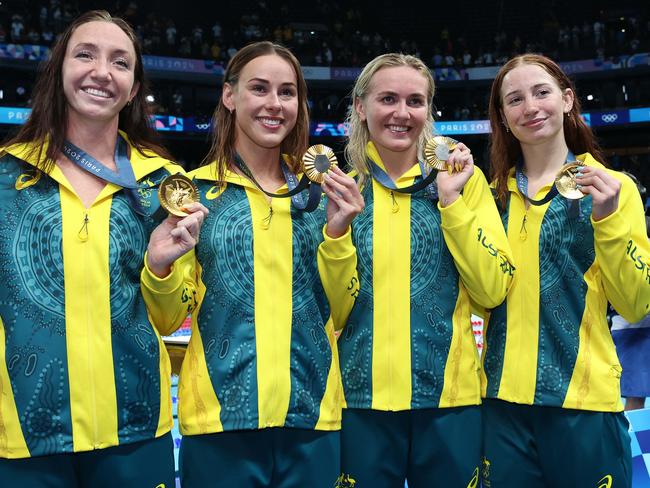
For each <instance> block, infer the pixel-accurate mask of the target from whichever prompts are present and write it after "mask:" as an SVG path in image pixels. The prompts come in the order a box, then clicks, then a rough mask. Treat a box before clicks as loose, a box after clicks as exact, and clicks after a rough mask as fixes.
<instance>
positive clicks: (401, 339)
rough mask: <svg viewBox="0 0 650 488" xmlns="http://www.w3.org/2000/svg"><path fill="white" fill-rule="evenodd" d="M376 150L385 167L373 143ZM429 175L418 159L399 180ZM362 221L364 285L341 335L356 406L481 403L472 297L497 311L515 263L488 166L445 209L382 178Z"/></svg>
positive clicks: (369, 194) (356, 233) (358, 225)
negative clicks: (394, 187)
mask: <svg viewBox="0 0 650 488" xmlns="http://www.w3.org/2000/svg"><path fill="white" fill-rule="evenodd" d="M367 151H368V156H369V157H370V158H371V159H372V160H373V161H374V162H375V163H376V164H378V165H379V166H380V167H382V168H383V167H384V166H383V163H382V161H381V159H380V157H379V154H378V153H377V150H376V149H375V147H374V145H373V144H372V143H369V144H368V150H367ZM420 177H422V174H421V170H420V167H419V165H417V164H416V165H414V166H413V167H412V168H411V169H410V170H409V171H407V172H406V173H405V174H403V175H402V176H401V177H400V178H399V179H398V180H397V181H396V182H395V183H396V185H397V186H398V187H405V186H409V185H411V184H412V183H413V181H414V179H415V178H420ZM363 196H364V198H365V202H366V207H365V210H364V211H363V213H361V214H360V215H359V216H358V217H357V218H356V219H355V220H354V222H353V226H352V238H353V242H354V245H355V247H356V249H357V254H358V260H359V264H358V270H359V280H360V283H361V289H360V293H359V296H358V297H357V300H356V303H355V304H354V308H353V310H352V312H351V314H350V318H349V320H348V323H347V325H346V327H345V329H344V330H343V331H342V333H341V337H340V338H339V343H338V346H339V354H340V358H341V373H342V377H343V386H344V391H345V401H346V406H347V407H348V408H360V409H373V410H385V411H399V410H410V409H421V408H436V407H454V406H463V405H476V404H479V403H480V402H481V395H480V378H479V369H480V361H479V357H478V352H477V348H476V343H475V341H474V335H473V332H472V325H471V320H470V315H471V311H470V302H471V301H475V302H477V303H479V304H482V305H483V306H485V307H495V306H497V305H498V304H499V303H501V301H502V300H503V299H504V297H505V296H506V292H507V289H508V286H509V284H510V282H511V280H512V275H513V272H514V267H513V266H512V259H511V257H510V256H511V253H510V247H509V245H508V241H507V239H506V236H505V233H504V231H503V228H502V226H501V224H500V222H499V214H498V212H497V208H496V206H495V204H494V199H493V197H492V194H491V192H490V188H489V186H488V184H487V181H486V180H485V177H484V176H483V173H482V172H481V170H480V169H479V168H475V170H474V174H473V175H472V177H471V178H470V179H469V181H468V182H467V184H466V185H465V188H464V189H463V193H462V195H461V196H460V197H459V198H458V199H457V200H456V201H455V202H454V203H452V204H451V205H449V206H448V207H445V208H441V207H440V206H439V205H438V202H437V201H435V200H434V201H432V200H429V199H427V198H426V193H425V191H420V192H417V193H415V194H413V195H408V194H403V193H398V192H393V191H391V190H389V189H387V188H385V187H383V186H382V185H381V184H379V183H377V182H376V181H374V180H371V181H370V182H369V183H368V184H367V185H366V186H365V188H364V189H363Z"/></svg>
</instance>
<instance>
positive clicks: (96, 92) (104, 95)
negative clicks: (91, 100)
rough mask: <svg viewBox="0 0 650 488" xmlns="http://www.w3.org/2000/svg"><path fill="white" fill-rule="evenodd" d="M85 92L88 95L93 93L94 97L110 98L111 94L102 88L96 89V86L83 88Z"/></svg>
mask: <svg viewBox="0 0 650 488" xmlns="http://www.w3.org/2000/svg"><path fill="white" fill-rule="evenodd" d="M83 90H84V91H85V92H86V93H88V94H90V95H95V96H96V97H102V98H110V96H111V94H110V93H109V92H107V91H104V90H98V89H97V88H84V89H83Z"/></svg>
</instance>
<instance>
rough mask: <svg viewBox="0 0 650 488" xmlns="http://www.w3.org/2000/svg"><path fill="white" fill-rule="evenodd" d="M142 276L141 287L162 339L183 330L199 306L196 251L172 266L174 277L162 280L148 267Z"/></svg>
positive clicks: (187, 254)
mask: <svg viewBox="0 0 650 488" xmlns="http://www.w3.org/2000/svg"><path fill="white" fill-rule="evenodd" d="M144 263H145V264H144V267H143V269H142V272H141V274H140V286H141V289H142V296H143V298H144V303H145V305H146V307H147V312H148V313H149V318H150V320H151V322H152V323H153V325H154V326H155V327H156V329H158V332H160V334H161V335H169V334H171V333H172V332H174V331H175V330H176V329H178V327H180V326H181V324H182V323H183V320H185V318H186V317H187V316H188V314H191V313H192V312H193V311H194V310H195V309H196V307H197V305H198V302H199V293H198V287H199V278H198V273H197V264H196V258H195V255H194V250H192V251H189V252H188V253H186V254H184V255H183V256H181V257H180V258H178V259H177V260H176V261H174V264H173V265H172V269H171V273H169V275H167V276H166V277H165V278H159V277H157V276H156V275H155V274H153V273H152V272H151V270H150V269H149V267H148V266H147V256H146V254H145V258H144Z"/></svg>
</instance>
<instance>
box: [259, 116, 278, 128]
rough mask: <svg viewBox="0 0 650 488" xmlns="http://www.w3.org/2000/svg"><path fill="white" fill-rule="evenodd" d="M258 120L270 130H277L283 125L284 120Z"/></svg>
mask: <svg viewBox="0 0 650 488" xmlns="http://www.w3.org/2000/svg"><path fill="white" fill-rule="evenodd" d="M256 120H258V121H259V122H261V123H262V125H263V126H265V127H268V128H270V129H275V128H277V127H280V125H282V119H280V118H275V117H256Z"/></svg>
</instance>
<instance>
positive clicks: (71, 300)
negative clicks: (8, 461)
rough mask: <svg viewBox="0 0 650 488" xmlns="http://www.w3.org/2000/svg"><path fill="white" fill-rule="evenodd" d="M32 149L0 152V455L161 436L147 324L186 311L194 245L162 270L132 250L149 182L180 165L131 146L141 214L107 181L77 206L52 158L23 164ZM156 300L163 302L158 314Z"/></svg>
mask: <svg viewBox="0 0 650 488" xmlns="http://www.w3.org/2000/svg"><path fill="white" fill-rule="evenodd" d="M33 148H34V145H32V144H21V145H15V146H11V147H9V148H5V149H4V150H3V152H2V153H0V154H3V156H2V158H1V159H0V274H1V276H2V278H1V279H2V282H3V286H2V287H0V318H1V321H0V457H1V458H27V457H33V456H43V455H52V454H60V453H71V452H80V451H89V450H93V449H102V448H106V447H111V446H116V445H123V444H128V443H132V442H137V441H143V440H147V439H153V438H154V437H158V436H161V435H163V434H165V433H166V432H168V431H169V430H170V429H171V426H172V414H171V397H170V365H169V358H168V356H167V352H166V351H165V348H164V346H163V344H162V342H161V339H160V335H159V334H158V332H157V331H156V328H155V327H154V326H160V327H162V328H167V329H169V328H173V327H177V326H178V323H180V322H181V321H182V320H183V318H184V317H185V316H186V315H187V313H188V309H189V308H191V307H188V305H189V304H191V303H192V302H191V301H189V300H186V301H185V302H183V300H184V299H185V298H184V297H187V296H192V288H193V285H192V279H193V274H192V273H193V266H194V256H193V255H192V256H191V259H186V260H184V261H182V262H181V260H179V261H177V263H175V265H174V267H173V272H172V273H171V274H170V276H168V277H167V278H166V279H164V280H160V279H158V278H156V277H155V276H153V275H151V273H150V272H149V271H147V270H144V271H143V256H144V254H145V250H146V249H147V243H148V240H149V234H150V232H151V231H152V229H153V228H154V227H155V226H156V224H157V219H156V218H154V217H153V213H154V212H155V210H156V209H157V208H158V204H157V191H156V186H157V184H158V183H159V181H160V180H161V179H162V178H164V177H165V176H167V175H168V174H169V173H176V172H178V171H182V170H181V169H180V167H178V166H175V165H173V164H172V163H170V162H169V161H167V160H165V159H162V158H160V157H157V156H156V155H155V154H153V153H148V152H145V154H144V155H143V154H141V153H140V152H138V151H137V150H136V149H134V148H133V147H131V162H132V166H133V171H134V173H135V177H136V179H137V180H138V182H139V185H140V188H139V196H140V198H141V203H142V204H143V206H144V207H145V209H146V210H147V212H148V213H149V214H148V215H146V216H144V217H142V216H139V215H138V214H136V213H135V212H134V211H133V209H132V207H131V204H130V201H129V200H128V199H127V197H126V196H125V194H124V192H123V191H122V189H121V188H120V187H118V186H115V185H112V184H107V185H106V187H105V188H104V189H103V190H102V191H101V193H100V194H99V196H98V197H97V198H96V200H95V202H93V204H92V205H91V206H90V208H85V206H84V205H83V203H82V202H81V200H80V199H79V198H78V197H77V195H76V193H75V191H74V189H73V188H72V186H71V185H70V183H69V182H68V180H67V179H66V178H65V176H64V175H63V173H62V172H61V170H60V169H59V168H58V167H57V166H55V167H54V168H53V170H52V171H51V173H50V174H49V175H48V174H44V173H42V172H40V171H38V170H37V169H36V168H35V164H36V162H37V158H38V148H37V149H36V151H35V153H34V154H31V153H32V151H31V150H32V149H33ZM45 149H46V148H45V147H44V148H43V151H42V154H43V157H44V154H45ZM141 272H142V273H141ZM141 274H142V286H143V289H144V291H146V293H147V295H148V299H147V303H148V304H149V309H150V310H153V313H151V314H150V313H148V312H147V306H146V305H145V301H144V299H143V296H142V294H141V293H140V292H141ZM159 302H165V303H166V304H167V305H166V306H167V308H168V310H172V309H173V310H174V311H173V313H172V314H169V315H167V316H165V317H163V316H161V315H160V313H158V310H157V309H156V304H157V303H159ZM170 303H174V304H175V306H174V307H171V306H170V305H169V304H170Z"/></svg>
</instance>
